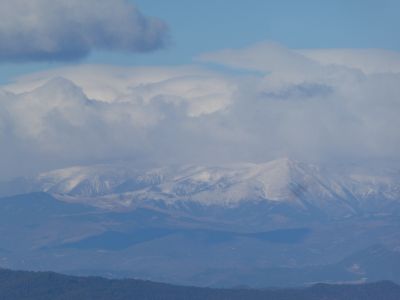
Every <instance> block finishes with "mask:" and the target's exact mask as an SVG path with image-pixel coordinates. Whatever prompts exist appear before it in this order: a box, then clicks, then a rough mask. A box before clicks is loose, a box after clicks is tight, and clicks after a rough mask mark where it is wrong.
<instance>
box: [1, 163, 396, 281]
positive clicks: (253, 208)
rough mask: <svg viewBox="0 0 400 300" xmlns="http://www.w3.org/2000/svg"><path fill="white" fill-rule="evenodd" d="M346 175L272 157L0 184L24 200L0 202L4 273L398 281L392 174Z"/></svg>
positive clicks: (61, 173) (59, 174)
mask: <svg viewBox="0 0 400 300" xmlns="http://www.w3.org/2000/svg"><path fill="white" fill-rule="evenodd" d="M343 172H344V171H343V170H341V171H340V172H339V171H335V172H333V171H331V170H327V169H324V168H322V167H317V166H313V165H308V164H303V163H299V162H293V161H289V160H279V161H273V162H270V163H267V164H262V165H254V164H242V165H230V166H224V167H194V166H189V167H171V168H163V169H152V170H136V169H134V168H129V167H121V168H118V167H117V166H95V167H74V168H69V169H63V170H56V171H52V172H48V173H44V174H40V175H38V176H37V177H35V178H31V179H24V180H19V181H14V182H12V183H8V184H6V183H4V184H3V185H2V190H3V192H4V193H6V192H5V191H8V192H10V191H11V190H13V193H16V191H18V190H19V191H20V192H21V193H22V194H19V195H17V196H11V197H3V198H0V229H1V231H2V239H1V240H0V266H2V267H5V268H11V269H29V270H54V271H58V272H63V273H69V274H76V275H82V274H85V275H103V276H107V277H116V278H118V277H135V278H144V279H151V280H155V281H163V282H169V283H175V284H189V285H199V286H217V287H231V286H236V285H247V286H253V287H268V286H301V285H306V284H310V283H315V282H330V283H333V282H369V281H378V280H392V281H395V282H400V274H399V272H398V270H399V269H400V266H398V265H397V262H398V261H400V252H399V250H398V249H400V242H399V241H400V213H399V210H398V208H399V206H398V205H399V202H400V201H399V198H398V193H399V190H398V181H397V178H398V177H396V176H397V175H396V174H397V173H396V172H395V171H393V170H379V171H378V170H375V171H374V172H373V175H371V174H372V173H368V174H367V173H365V171H363V172H361V171H357V172H356V171H354V172H353V173H351V172H348V171H346V172H345V173H343ZM340 174H342V175H341V176H339V175H340ZM360 174H363V175H360ZM366 174H367V175H366ZM6 187H8V190H7V189H6ZM35 190H37V191H39V192H34V193H26V192H27V191H35ZM23 193H25V194H23Z"/></svg>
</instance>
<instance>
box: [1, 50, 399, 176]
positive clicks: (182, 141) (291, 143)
mask: <svg viewBox="0 0 400 300" xmlns="http://www.w3.org/2000/svg"><path fill="white" fill-rule="evenodd" d="M265 47H266V46H265V45H263V47H261V48H260V53H256V52H257V51H256V50H257V49H256V48H257V47H251V48H249V49H241V50H240V49H239V50H237V52H236V50H229V53H230V56H220V53H217V54H215V55H214V54H208V55H207V57H208V58H210V57H214V58H213V59H212V60H213V61H214V62H219V59H218V61H217V59H216V57H217V56H218V57H220V58H221V59H222V60H223V61H221V62H220V63H224V64H229V65H231V66H232V64H233V63H234V64H235V67H240V68H248V69H250V70H253V69H255V68H256V69H257V73H255V74H253V73H243V72H238V73H236V72H235V71H234V70H233V71H230V72H222V71H215V70H212V69H209V68H207V67H205V66H180V67H168V68H167V67H129V68H125V67H110V66H94V65H86V66H85V65H83V66H78V67H69V68H63V69H58V70H52V71H47V72H41V73H36V74H32V75H29V76H24V77H22V78H19V79H18V80H16V81H15V82H14V83H13V84H11V85H8V86H4V87H3V92H2V93H0V139H1V145H2V147H1V148H0V163H1V164H2V165H4V166H8V167H7V168H5V169H3V170H5V171H3V170H2V172H3V174H2V175H3V176H4V175H5V174H4V173H9V170H14V171H15V172H14V173H16V174H20V173H23V172H25V170H23V169H22V168H21V165H22V166H24V167H25V168H27V167H30V168H32V169H35V170H39V169H46V168H47V169H49V168H50V167H61V166H65V165H70V164H78V163H92V162H97V161H101V162H107V161H112V160H118V159H127V160H128V159H129V160H131V159H133V160H136V161H145V162H149V163H150V162H151V163H155V164H169V163H224V162H239V161H251V162H262V161H267V160H270V159H275V158H278V157H282V156H289V157H293V158H295V159H299V160H311V161H322V162H326V163H330V162H355V161H371V160H391V161H399V159H400V156H399V153H400V131H399V130H398V128H400V118H398V115H399V113H400V98H399V95H400V73H398V72H394V71H393V70H392V69H387V68H386V67H385V66H384V65H379V68H375V67H374V68H370V69H368V70H369V71H368V72H367V71H365V69H363V68H365V66H366V65H364V64H363V65H362V66H363V67H361V66H359V67H357V66H356V65H355V63H353V64H350V63H349V64H347V63H346V62H345V61H341V63H338V61H340V60H339V59H338V58H335V59H333V58H332V59H331V60H330V61H334V63H328V62H327V61H325V62H321V61H319V59H317V58H313V57H312V55H310V54H309V52H308V53H307V54H301V52H299V50H291V49H287V48H285V47H283V46H280V45H276V44H273V45H271V46H270V47H269V48H268V46H267V48H268V49H266V48H265ZM249 51H250V52H252V53H253V54H255V56H253V55H249V54H248V53H247V52H249ZM343 51H344V50H343ZM349 51H352V50H349ZM225 53H226V52H225ZM332 53H335V52H330V55H333V54H332ZM380 53H384V52H380ZM241 55H243V56H244V57H242V58H241V57H240V56H241ZM265 56H271V57H272V58H273V59H272V58H271V57H265ZM204 57H206V56H204ZM204 57H203V59H205V58H204ZM228 57H231V58H232V64H231V61H230V60H228ZM256 58H258V59H260V62H259V63H256V60H255V59H256ZM250 59H251V61H250V63H249V64H248V63H247V62H248V61H249V60H250ZM379 59H380V60H384V59H385V58H379ZM253 60H254V61H253ZM288 61H290V62H291V63H290V64H288ZM377 61H378V60H377ZM239 62H240V66H239V65H237V64H239ZM270 65H271V67H269V66H270ZM393 65H394V64H393ZM260 66H262V67H260ZM373 70H375V71H373ZM94 74H96V76H94ZM57 76H62V77H61V78H60V77H58V78H57ZM6 91H7V92H6ZM3 145H4V146H3ZM0 175H1V174H0ZM8 175H9V174H8Z"/></svg>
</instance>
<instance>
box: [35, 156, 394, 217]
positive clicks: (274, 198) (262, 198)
mask: <svg viewBox="0 0 400 300" xmlns="http://www.w3.org/2000/svg"><path fill="white" fill-rule="evenodd" d="M29 185H30V190H31V191H43V192H47V193H50V194H52V195H54V196H55V197H56V198H58V199H60V200H65V201H70V202H85V203H89V204H91V205H94V206H99V207H107V208H121V207H124V208H135V207H138V206H147V205H154V203H158V205H159V204H160V203H161V204H162V205H163V206H166V207H179V206H182V205H184V206H186V207H187V206H188V205H192V204H193V205H197V206H199V205H200V206H205V207H214V206H219V207H227V208H235V207H239V206H241V205H242V204H249V203H258V204H260V203H262V204H267V206H268V205H270V206H271V207H273V206H277V205H285V206H288V207H291V208H293V209H296V210H299V211H302V212H305V211H318V212H324V213H327V214H330V215H340V216H347V215H354V214H358V213H365V212H368V213H383V212H386V211H385V209H388V207H393V205H395V206H397V205H399V204H400V176H399V173H398V172H396V171H393V170H391V171H380V172H379V173H378V172H373V173H371V172H366V171H365V170H364V171H361V170H358V171H354V170H346V171H343V170H342V171H341V172H338V171H336V172H334V171H332V169H326V168H322V167H320V166H317V165H313V164H306V163H301V162H297V161H293V160H290V159H279V160H274V161H270V162H267V163H263V164H251V163H246V164H230V165H224V166H179V167H165V168H158V169H150V170H140V169H135V168H132V167H128V166H126V165H100V166H87V167H70V168H66V169H60V170H54V171H50V172H46V173H42V174H39V175H38V176H36V177H35V178H33V179H31V180H30V181H29Z"/></svg>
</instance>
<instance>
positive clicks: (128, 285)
mask: <svg viewBox="0 0 400 300" xmlns="http://www.w3.org/2000/svg"><path fill="white" fill-rule="evenodd" d="M0 299H1V300H23V299H29V300H36V299H40V300H47V299H48V300H50V299H51V300H64V299H65V300H70V299H74V300H80V299H82V300H86V299H96V300H102V299H104V300H125V299H141V300H153V299H154V300H170V299H171V300H180V299H182V300H192V299H193V300H194V299H196V300H197V299H198V300H200V299H201V300H204V299H210V300H224V299H226V300H228V299H229V300H235V299H252V300H257V299H273V300H301V299H307V300H321V299H324V300H358V299H359V300H392V299H393V300H398V299H400V286H399V285H396V284H394V283H392V282H388V281H382V282H376V283H368V284H360V285H328V284H317V285H314V286H312V287H308V288H304V289H270V290H250V289H211V288H196V287H182V286H173V285H168V284H162V283H155V282H150V281H142V280H133V279H126V280H110V279H104V278H99V277H74V276H67V275H60V274H56V273H50V272H25V271H10V270H0Z"/></svg>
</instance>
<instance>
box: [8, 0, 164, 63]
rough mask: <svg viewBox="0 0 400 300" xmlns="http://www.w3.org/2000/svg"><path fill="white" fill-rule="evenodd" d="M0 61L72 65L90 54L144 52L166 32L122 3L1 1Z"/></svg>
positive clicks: (99, 0)
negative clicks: (43, 61)
mask: <svg viewBox="0 0 400 300" xmlns="http://www.w3.org/2000/svg"><path fill="white" fill-rule="evenodd" d="M0 7H1V10H0V61H40V60H60V61H66V60H76V59H80V58H83V57H85V56H86V55H88V54H89V53H90V52H91V51H92V50H111V51H113V50H116V51H123V52H144V51H151V50H155V49H158V48H160V47H162V46H164V45H165V43H166V39H167V34H168V30H167V26H166V24H165V23H164V22H162V21H161V20H158V19H155V18H151V17H147V16H144V15H143V14H142V13H141V12H140V11H139V10H138V9H137V8H136V7H135V6H133V5H132V4H131V3H129V2H128V1H126V0H113V1H109V0H85V1H79V0H68V1H64V0H14V1H9V0H0Z"/></svg>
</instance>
